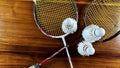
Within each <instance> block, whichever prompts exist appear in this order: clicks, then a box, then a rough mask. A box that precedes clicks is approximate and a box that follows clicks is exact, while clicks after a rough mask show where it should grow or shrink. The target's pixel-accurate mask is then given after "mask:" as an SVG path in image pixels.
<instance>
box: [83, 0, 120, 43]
mask: <svg viewBox="0 0 120 68" xmlns="http://www.w3.org/2000/svg"><path fill="white" fill-rule="evenodd" d="M84 22H85V26H88V25H90V24H94V25H98V26H100V27H102V28H104V29H105V31H106V34H105V36H103V37H102V38H101V40H99V41H104V42H105V41H108V40H110V39H112V38H114V37H116V36H117V35H119V34H120V0H92V2H91V3H90V4H89V6H88V7H87V8H86V10H85V12H84Z"/></svg>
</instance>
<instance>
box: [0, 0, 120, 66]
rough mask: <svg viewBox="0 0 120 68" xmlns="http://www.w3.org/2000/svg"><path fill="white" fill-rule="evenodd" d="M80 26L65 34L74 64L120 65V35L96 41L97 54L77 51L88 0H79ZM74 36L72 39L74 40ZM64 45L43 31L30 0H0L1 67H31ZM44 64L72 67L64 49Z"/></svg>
mask: <svg viewBox="0 0 120 68" xmlns="http://www.w3.org/2000/svg"><path fill="white" fill-rule="evenodd" d="M77 2H78V3H80V4H79V5H78V8H79V15H80V16H79V17H80V19H79V20H80V21H79V30H78V31H77V32H76V33H75V34H73V35H70V36H68V37H66V40H67V44H69V45H71V46H70V47H69V50H70V54H71V58H72V61H73V64H74V68H120V35H119V36H117V37H116V38H114V39H112V40H110V41H107V42H104V43H103V42H97V43H95V44H94V47H95V49H96V54H95V55H94V56H90V57H82V56H80V55H79V54H78V53H77V50H76V48H77V44H78V43H79V42H80V41H81V39H80V34H81V29H82V28H83V27H82V25H83V19H82V15H83V11H84V8H85V7H86V6H87V3H88V2H89V0H77ZM71 38H72V40H71ZM61 47H63V44H62V41H61V39H52V38H50V37H47V36H45V35H44V34H42V33H41V32H40V31H39V29H38V28H37V26H36V24H35V21H34V17H33V2H32V1H30V0H0V68H28V67H29V66H31V65H32V64H35V63H37V62H39V61H41V60H43V59H44V58H46V57H48V56H49V55H51V54H53V53H54V52H55V51H57V50H58V49H60V48H61ZM42 68H70V67H69V63H68V60H67V56H66V52H65V51H62V52H61V53H60V54H59V55H57V56H56V57H55V58H53V59H52V60H50V61H48V62H47V63H46V64H44V65H43V66H42Z"/></svg>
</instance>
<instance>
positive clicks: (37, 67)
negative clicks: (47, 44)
mask: <svg viewBox="0 0 120 68" xmlns="http://www.w3.org/2000/svg"><path fill="white" fill-rule="evenodd" d="M29 68H40V67H39V64H35V65H32V66H30V67H29Z"/></svg>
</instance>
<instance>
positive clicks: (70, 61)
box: [62, 37, 73, 68]
mask: <svg viewBox="0 0 120 68" xmlns="http://www.w3.org/2000/svg"><path fill="white" fill-rule="evenodd" d="M62 41H63V43H64V46H65V47H66V48H65V49H66V53H67V56H68V60H69V63H70V67H71V68H73V64H72V60H71V57H70V53H69V51H68V47H67V46H66V42H65V38H64V37H62Z"/></svg>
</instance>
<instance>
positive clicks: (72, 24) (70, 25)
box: [62, 18, 77, 33]
mask: <svg viewBox="0 0 120 68" xmlns="http://www.w3.org/2000/svg"><path fill="white" fill-rule="evenodd" d="M62 30H63V32H64V33H74V32H76V31H77V21H76V20H75V19H72V18H66V19H65V20H64V21H63V23H62Z"/></svg>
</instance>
